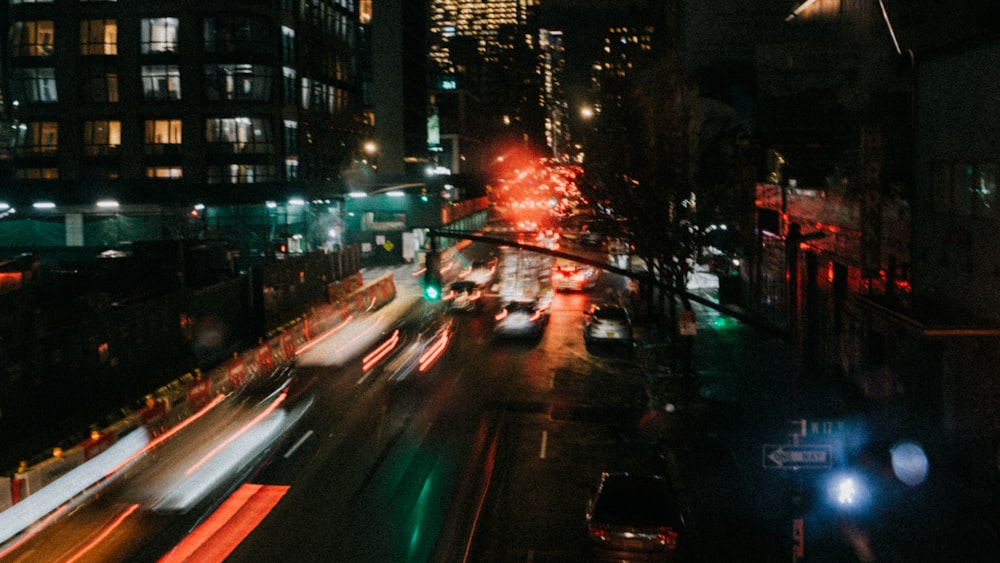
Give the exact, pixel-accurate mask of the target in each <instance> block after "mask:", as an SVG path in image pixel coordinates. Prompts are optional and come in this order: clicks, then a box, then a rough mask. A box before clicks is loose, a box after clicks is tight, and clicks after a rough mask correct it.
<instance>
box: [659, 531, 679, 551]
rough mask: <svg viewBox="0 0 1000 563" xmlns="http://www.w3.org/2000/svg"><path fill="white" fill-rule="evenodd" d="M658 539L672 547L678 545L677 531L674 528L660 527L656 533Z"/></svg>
mask: <svg viewBox="0 0 1000 563" xmlns="http://www.w3.org/2000/svg"><path fill="white" fill-rule="evenodd" d="M656 541H657V542H659V543H660V544H662V545H665V546H667V547H668V548H670V549H674V548H675V547H677V532H675V531H674V530H673V529H672V528H660V530H659V531H658V532H657V533H656Z"/></svg>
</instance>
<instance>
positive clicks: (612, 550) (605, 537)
mask: <svg viewBox="0 0 1000 563" xmlns="http://www.w3.org/2000/svg"><path fill="white" fill-rule="evenodd" d="M586 521H587V535H588V536H589V537H590V541H591V544H592V545H593V547H594V555H595V557H596V558H597V559H611V560H616V561H622V560H626V561H635V560H651V561H676V560H678V559H679V557H680V555H679V551H678V546H679V542H680V540H681V537H682V533H683V528H684V520H683V517H682V515H681V511H680V508H679V507H678V503H677V495H676V492H675V491H674V489H673V487H672V486H671V485H670V483H669V482H668V481H667V479H666V478H665V477H662V476H659V475H643V474H633V473H626V472H616V473H612V472H604V473H602V474H601V480H600V483H599V484H598V486H597V492H596V493H594V497H593V498H592V499H591V500H590V502H589V503H588V504H587V514H586Z"/></svg>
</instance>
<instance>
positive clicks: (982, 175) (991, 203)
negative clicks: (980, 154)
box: [972, 163, 997, 219]
mask: <svg viewBox="0 0 1000 563" xmlns="http://www.w3.org/2000/svg"><path fill="white" fill-rule="evenodd" d="M975 182H976V183H975V186H974V189H973V191H972V194H973V207H972V211H973V213H974V214H975V215H976V216H977V217H983V218H985V219H995V218H996V217H997V211H996V206H997V166H996V164H993V163H982V164H977V165H976V178H975Z"/></svg>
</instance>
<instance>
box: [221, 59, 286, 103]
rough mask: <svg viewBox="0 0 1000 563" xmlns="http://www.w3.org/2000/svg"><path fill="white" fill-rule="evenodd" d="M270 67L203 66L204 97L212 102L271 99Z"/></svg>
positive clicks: (244, 65)
mask: <svg viewBox="0 0 1000 563" xmlns="http://www.w3.org/2000/svg"><path fill="white" fill-rule="evenodd" d="M271 74H272V72H271V67H269V66H264V65H251V64H225V65H205V96H206V97H207V98H208V99H209V100H212V101H217V100H246V101H258V102H266V101H268V100H270V99H271Z"/></svg>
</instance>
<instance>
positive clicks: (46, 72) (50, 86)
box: [10, 68, 59, 102]
mask: <svg viewBox="0 0 1000 563" xmlns="http://www.w3.org/2000/svg"><path fill="white" fill-rule="evenodd" d="M10 89H11V98H12V99H14V100H19V101H21V102H56V101H59V98H58V96H57V95H56V70H55V69H54V68H15V69H11V71H10Z"/></svg>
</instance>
